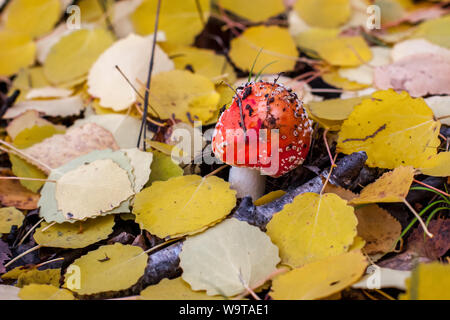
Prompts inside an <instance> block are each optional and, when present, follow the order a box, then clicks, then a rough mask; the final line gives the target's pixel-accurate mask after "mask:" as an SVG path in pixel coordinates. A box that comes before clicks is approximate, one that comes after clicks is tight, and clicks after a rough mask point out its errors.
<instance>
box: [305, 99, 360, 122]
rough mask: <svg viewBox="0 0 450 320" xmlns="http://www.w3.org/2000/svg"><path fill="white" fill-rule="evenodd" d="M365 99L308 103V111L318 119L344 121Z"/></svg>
mask: <svg viewBox="0 0 450 320" xmlns="http://www.w3.org/2000/svg"><path fill="white" fill-rule="evenodd" d="M365 98H367V97H366V96H363V97H355V98H350V99H328V100H324V101H311V102H310V103H308V109H309V111H310V112H311V113H312V114H313V115H314V116H316V117H318V118H322V119H326V120H345V119H347V118H348V116H349V115H350V114H351V113H352V111H353V109H354V108H355V107H356V106H357V105H358V104H360V103H361V102H362V101H363V100H364V99H365Z"/></svg>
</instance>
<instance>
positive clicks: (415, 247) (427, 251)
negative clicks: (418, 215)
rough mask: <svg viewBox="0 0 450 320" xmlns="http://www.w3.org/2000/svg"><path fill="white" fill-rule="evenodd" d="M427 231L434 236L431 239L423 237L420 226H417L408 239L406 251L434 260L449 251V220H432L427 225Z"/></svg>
mask: <svg viewBox="0 0 450 320" xmlns="http://www.w3.org/2000/svg"><path fill="white" fill-rule="evenodd" d="M428 230H429V231H430V232H431V233H432V234H433V235H434V237H433V238H429V237H426V236H424V232H423V228H422V226H417V227H416V228H415V229H414V231H413V232H412V233H411V235H410V236H409V237H408V247H407V251H409V252H414V253H415V254H418V255H419V256H420V257H426V258H429V259H431V260H436V259H439V258H440V257H442V256H443V255H444V254H445V253H446V252H447V251H448V250H450V220H449V219H444V218H438V219H436V220H432V221H430V223H429V224H428Z"/></svg>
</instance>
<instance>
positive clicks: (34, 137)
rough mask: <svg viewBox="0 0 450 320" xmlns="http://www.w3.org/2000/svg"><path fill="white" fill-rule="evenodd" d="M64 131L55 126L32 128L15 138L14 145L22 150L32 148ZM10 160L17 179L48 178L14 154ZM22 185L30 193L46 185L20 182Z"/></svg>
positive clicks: (39, 182)
mask: <svg viewBox="0 0 450 320" xmlns="http://www.w3.org/2000/svg"><path fill="white" fill-rule="evenodd" d="M62 132H64V131H62V130H60V129H58V128H57V127H55V126H54V125H53V124H51V123H50V124H48V125H44V126H33V127H31V128H25V129H23V130H22V131H21V132H19V133H18V134H17V135H16V137H15V138H14V141H13V143H14V145H15V146H16V147H18V148H20V149H23V148H28V147H31V146H32V145H34V144H36V143H39V142H41V141H43V140H45V139H46V138H49V137H51V136H53V135H54V134H56V133H62ZM9 159H10V161H11V164H12V172H13V173H14V174H15V175H16V176H17V177H24V178H35V179H45V178H46V177H47V176H46V175H45V174H44V173H43V172H42V171H41V170H39V169H38V168H36V167H35V166H34V165H32V164H30V163H28V162H27V161H25V160H24V159H22V158H19V157H18V156H16V155H14V154H10V155H9ZM20 184H21V185H23V186H24V187H25V188H27V189H28V190H30V191H33V192H37V191H38V190H39V189H40V188H41V187H42V186H43V184H44V182H42V181H31V180H20Z"/></svg>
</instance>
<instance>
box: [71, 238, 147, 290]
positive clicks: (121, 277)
mask: <svg viewBox="0 0 450 320" xmlns="http://www.w3.org/2000/svg"><path fill="white" fill-rule="evenodd" d="M147 259H148V255H147V254H146V253H145V252H144V251H143V250H142V249H141V248H140V247H137V246H131V245H123V244H121V243H115V244H113V245H106V246H101V247H100V248H98V249H97V250H94V251H91V252H89V253H88V254H87V255H85V256H82V257H81V258H78V259H77V260H75V261H74V262H73V263H72V264H71V266H74V267H75V268H76V269H78V268H79V269H78V270H79V272H80V281H81V283H80V288H79V289H77V288H73V289H72V291H75V292H76V293H78V294H81V295H89V294H94V293H100V292H106V291H120V290H125V289H128V288H130V287H131V286H132V285H134V284H135V283H136V282H137V281H138V280H139V278H140V277H142V276H143V275H144V271H145V267H146V266H147ZM71 276H74V275H73V274H71V275H68V274H67V273H66V276H65V283H64V287H67V286H68V281H70V280H71Z"/></svg>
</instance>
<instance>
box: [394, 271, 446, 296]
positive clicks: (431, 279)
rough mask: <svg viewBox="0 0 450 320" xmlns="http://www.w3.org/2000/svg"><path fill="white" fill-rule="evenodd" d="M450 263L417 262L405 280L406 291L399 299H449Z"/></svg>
mask: <svg viewBox="0 0 450 320" xmlns="http://www.w3.org/2000/svg"><path fill="white" fill-rule="evenodd" d="M449 274H450V265H448V264H441V263H439V262H433V263H427V264H422V263H421V264H419V265H418V266H417V267H416V269H414V271H413V273H412V275H411V278H410V279H407V280H406V287H407V291H406V293H404V294H401V295H400V296H399V299H400V300H450V277H449V276H448V275H449Z"/></svg>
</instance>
